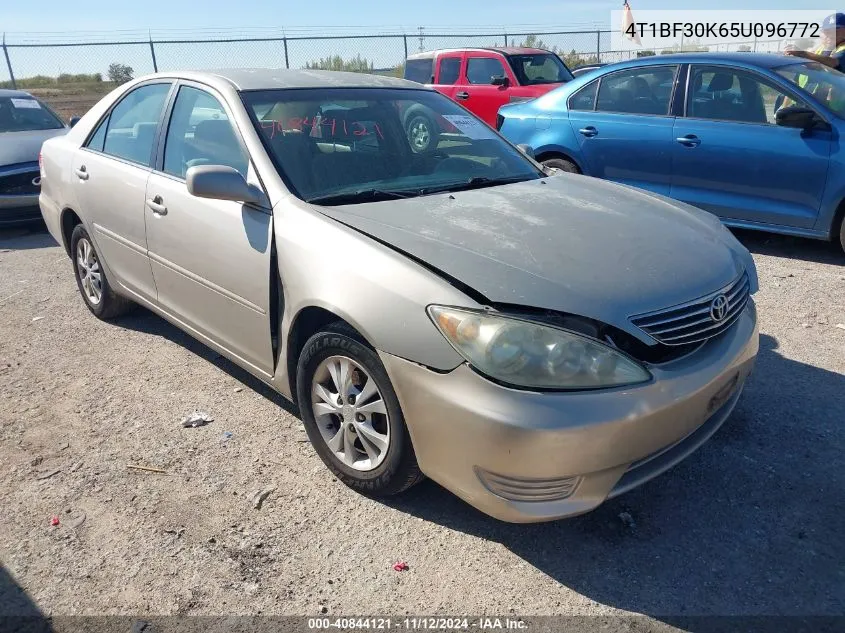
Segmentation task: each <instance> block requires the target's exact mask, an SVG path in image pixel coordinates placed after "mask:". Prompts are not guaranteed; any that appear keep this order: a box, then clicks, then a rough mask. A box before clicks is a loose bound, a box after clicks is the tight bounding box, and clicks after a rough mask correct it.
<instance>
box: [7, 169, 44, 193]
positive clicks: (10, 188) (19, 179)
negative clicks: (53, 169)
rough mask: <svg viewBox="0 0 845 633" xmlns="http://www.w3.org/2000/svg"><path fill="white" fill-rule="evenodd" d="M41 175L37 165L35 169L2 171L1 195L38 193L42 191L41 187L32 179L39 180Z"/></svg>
mask: <svg viewBox="0 0 845 633" xmlns="http://www.w3.org/2000/svg"><path fill="white" fill-rule="evenodd" d="M40 176H41V174H40V172H39V171H38V166H37V165H36V166H35V168H34V169H27V170H22V171H18V170H15V171H14V172H12V173H5V174H4V173H0V196H25V195H32V194H36V195H37V194H38V193H39V192H40V191H41V187H40V186H38V185H35V184H33V182H32V181H33V180H35V181H36V182H38V179H39V178H40Z"/></svg>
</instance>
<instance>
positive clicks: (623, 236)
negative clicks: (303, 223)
mask: <svg viewBox="0 0 845 633" xmlns="http://www.w3.org/2000/svg"><path fill="white" fill-rule="evenodd" d="M320 211H321V212H322V213H324V214H326V215H329V216H330V217H332V218H334V219H336V220H338V221H340V222H342V223H344V224H346V225H348V226H350V227H353V228H355V229H357V230H358V231H361V232H363V233H365V234H367V235H369V236H371V237H373V238H375V239H377V240H379V241H381V242H383V243H385V244H386V245H388V246H390V247H392V248H395V249H397V250H400V251H402V252H404V253H406V254H408V255H410V256H411V257H413V258H416V259H418V260H421V261H422V262H424V263H425V264H427V265H429V266H431V267H433V268H436V269H438V270H439V271H441V272H442V273H445V274H446V275H448V276H449V277H452V278H453V279H456V280H458V281H460V282H462V283H463V284H465V285H468V286H470V287H471V288H473V289H474V290H475V291H477V292H478V293H480V294H482V295H483V296H484V297H485V298H486V299H487V300H488V301H489V302H491V303H496V304H516V305H519V306H527V307H535V308H543V309H548V310H556V311H560V312H566V313H570V314H575V315H581V316H585V317H590V318H593V319H597V320H600V321H603V322H605V323H608V324H611V325H614V326H616V327H619V328H620V329H623V330H626V331H628V332H630V333H631V334H633V335H635V336H638V337H639V338H643V333H642V332H640V331H639V330H638V329H637V328H635V327H634V326H633V325H631V324H630V322H629V319H628V317H630V316H632V315H636V314H640V313H644V312H651V311H653V310H659V309H662V308H667V307H670V306H673V305H677V304H680V303H685V302H687V301H691V300H693V299H697V298H699V297H701V296H703V295H706V294H708V293H711V292H714V291H716V290H718V289H720V288H723V287H724V286H726V285H728V284H729V283H730V282H732V281H733V280H735V279H736V278H737V277H738V276H739V275H740V274H741V273H742V271H743V269H747V268H749V267H750V268H751V269H752V270H749V271H748V272H749V276H751V277H752V282H751V283H752V289H754V287H755V286H756V272H755V271H754V270H753V260H751V258H750V255H749V254H748V251H747V250H745V248H744V247H743V246H742V245H741V244H739V242H737V241H736V239H735V238H734V237H733V236H732V235H731V234H730V233H729V232H728V231H727V230H726V229H724V228H723V227H722V226H721V224H720V222H719V221H718V219H717V218H716V217H715V216H713V215H711V214H709V213H706V212H704V211H700V210H698V209H695V208H693V207H690V206H688V205H681V204H678V203H675V202H674V201H672V200H669V199H668V198H664V197H662V196H657V195H655V194H651V193H647V192H644V191H640V190H637V189H633V188H631V187H626V186H621V185H615V184H612V183H608V182H605V181H601V180H598V179H594V178H588V177H586V176H576V175H559V176H553V177H549V178H545V179H543V180H542V181H541V180H533V181H528V182H524V183H517V184H512V185H504V186H499V187H491V188H487V189H478V190H473V191H465V192H456V193H452V194H443V195H435V196H424V197H418V198H410V199H407V200H397V201H387V202H378V203H367V204H360V205H348V206H338V207H320ZM644 340H648V339H644Z"/></svg>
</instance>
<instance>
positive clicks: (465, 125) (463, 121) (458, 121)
mask: <svg viewBox="0 0 845 633" xmlns="http://www.w3.org/2000/svg"><path fill="white" fill-rule="evenodd" d="M443 118H444V119H446V120H447V121H449V123H451V124H452V125H454V126H455V127H456V128H458V130H460V132H461V134H463V135H464V136H466V137H468V138H471V139H485V138H496V134H495V133H494V132H493V130H491V129H490V128H489V127H487V126H486V125H484V123H482V122H481V121H479V120H478V119H476V118H475V117H472V116H469V115H467V114H444V115H443Z"/></svg>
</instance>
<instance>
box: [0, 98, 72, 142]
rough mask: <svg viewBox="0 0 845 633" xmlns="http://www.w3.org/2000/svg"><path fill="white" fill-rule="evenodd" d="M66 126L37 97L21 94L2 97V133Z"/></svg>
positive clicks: (0, 131)
mask: <svg viewBox="0 0 845 633" xmlns="http://www.w3.org/2000/svg"><path fill="white" fill-rule="evenodd" d="M62 127H64V125H62V122H61V121H60V120H59V119H58V118H57V117H56V115H55V114H53V113H52V112H50V111H49V110H48V109H47V108H46V106H44V105H43V104H42V103H41V102H40V101H38V100H37V99H33V98H32V97H29V96H26V95H21V96H19V97H17V96H16V97H0V133H2V132H28V131H30V130H58V129H61V128H62Z"/></svg>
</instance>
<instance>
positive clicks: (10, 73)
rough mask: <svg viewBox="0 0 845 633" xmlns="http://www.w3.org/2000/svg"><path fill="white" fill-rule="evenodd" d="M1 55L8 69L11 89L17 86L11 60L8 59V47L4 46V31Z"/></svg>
mask: <svg viewBox="0 0 845 633" xmlns="http://www.w3.org/2000/svg"><path fill="white" fill-rule="evenodd" d="M3 55H5V56H6V67H7V68H8V69H9V79H11V80H12V90H15V89H16V88H17V85H16V84H15V73H13V72H12V62H11V61H10V60H9V49H8V48H6V33H5V32H4V33H3Z"/></svg>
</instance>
